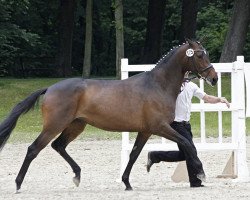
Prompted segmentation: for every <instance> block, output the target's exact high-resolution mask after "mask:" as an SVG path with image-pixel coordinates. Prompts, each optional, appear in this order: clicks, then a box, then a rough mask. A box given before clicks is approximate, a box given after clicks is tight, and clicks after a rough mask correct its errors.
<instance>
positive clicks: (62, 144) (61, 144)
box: [51, 119, 86, 186]
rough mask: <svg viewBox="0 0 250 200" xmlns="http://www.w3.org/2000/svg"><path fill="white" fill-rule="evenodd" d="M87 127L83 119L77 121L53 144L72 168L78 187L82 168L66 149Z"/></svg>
mask: <svg viewBox="0 0 250 200" xmlns="http://www.w3.org/2000/svg"><path fill="white" fill-rule="evenodd" d="M85 126H86V123H85V122H84V121H83V120H81V119H75V120H74V121H73V122H72V123H71V124H70V125H69V126H68V127H67V128H66V129H65V130H64V131H63V132H62V134H61V135H60V136H59V137H58V138H57V139H56V140H55V141H54V142H53V143H52V144H51V146H52V147H53V149H55V150H56V151H57V152H58V153H59V154H60V155H61V156H62V157H63V158H64V159H65V160H66V161H67V162H68V163H69V165H70V166H71V168H72V170H73V172H74V173H75V177H74V178H73V182H74V183H75V185H76V186H79V183H80V179H81V168H80V167H79V166H78V164H77V163H76V162H75V161H74V160H73V159H72V158H71V157H70V156H69V154H68V153H67V152H66V150H65V148H66V147H67V145H68V144H69V143H70V142H71V141H73V140H74V139H75V138H76V137H77V136H78V135H79V134H81V133H82V131H83V130H84V128H85Z"/></svg>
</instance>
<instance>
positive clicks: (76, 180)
mask: <svg viewBox="0 0 250 200" xmlns="http://www.w3.org/2000/svg"><path fill="white" fill-rule="evenodd" d="M73 182H74V184H75V185H76V187H78V186H79V184H80V178H79V177H73Z"/></svg>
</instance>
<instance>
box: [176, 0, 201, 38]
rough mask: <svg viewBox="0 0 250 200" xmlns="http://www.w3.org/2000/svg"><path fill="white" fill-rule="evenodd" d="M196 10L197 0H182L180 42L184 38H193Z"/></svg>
mask: <svg viewBox="0 0 250 200" xmlns="http://www.w3.org/2000/svg"><path fill="white" fill-rule="evenodd" d="M197 12H198V0H183V1H182V14H181V30H180V37H179V40H180V42H185V38H190V39H192V38H193V39H194V38H195V32H196V25H197V22H196V19H197Z"/></svg>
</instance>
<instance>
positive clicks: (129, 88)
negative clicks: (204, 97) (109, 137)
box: [0, 40, 218, 191]
mask: <svg viewBox="0 0 250 200" xmlns="http://www.w3.org/2000/svg"><path fill="white" fill-rule="evenodd" d="M187 71H192V72H194V73H195V74H197V76H199V77H201V78H203V79H205V80H206V81H207V82H208V83H210V84H211V85H215V84H216V82H217V79H218V78H217V73H216V72H215V70H214V68H213V66H212V65H211V63H210V61H209V57H208V54H207V53H206V51H205V49H204V48H203V47H202V45H201V44H200V43H199V42H197V41H191V40H187V42H186V43H184V44H183V45H181V46H179V47H176V48H174V49H173V50H171V51H170V52H169V53H168V54H167V55H166V56H164V57H163V58H162V59H161V60H160V61H159V62H158V63H157V64H156V66H155V68H154V69H153V70H151V71H149V72H144V73H141V74H138V75H136V76H132V77H130V78H128V79H126V80H90V79H82V78H72V79H67V80H64V81H61V82H58V83H56V84H54V85H52V86H50V87H48V88H45V89H41V90H38V91H36V92H34V93H32V94H31V95H30V96H28V97H27V98H26V99H24V100H23V101H22V102H20V103H18V104H17V105H16V106H15V107H14V108H13V110H12V111H11V113H10V114H9V116H8V117H7V118H6V119H5V120H4V121H3V122H2V124H1V125H0V149H2V148H3V146H4V145H5V143H6V142H7V139H8V138H9V136H10V134H11V132H12V130H13V129H14V128H15V125H16V123H17V120H18V118H19V117H20V115H21V114H23V113H26V112H28V111H29V110H30V109H31V108H32V107H33V106H34V104H35V103H36V101H37V100H38V99H39V97H40V95H44V98H43V102H42V116H43V129H42V132H41V133H40V135H39V136H38V138H37V139H36V140H35V141H34V142H33V143H32V144H31V145H30V146H29V147H28V151H27V154H26V157H25V160H24V162H23V164H22V167H21V169H20V171H19V173H18V175H17V178H16V189H17V191H18V190H19V189H20V188H21V184H22V182H23V180H24V177H25V174H26V172H27V170H28V168H29V166H30V164H31V162H32V160H33V159H34V158H35V157H36V156H37V155H38V154H39V152H40V151H41V150H42V149H43V148H44V147H45V146H46V145H47V144H48V143H49V142H50V141H51V140H52V139H54V138H55V137H56V136H58V135H59V134H60V135H59V137H57V138H56V139H55V140H54V141H53V142H52V147H53V148H54V149H55V150H56V151H57V152H58V153H59V154H60V155H61V156H62V157H63V158H64V159H65V160H66V161H67V162H68V163H69V165H70V166H71V168H72V170H73V172H74V173H75V177H74V178H73V181H74V183H75V184H76V185H77V186H78V185H79V183H80V177H81V168H80V167H79V166H78V165H77V163H76V162H75V161H74V160H73V159H72V158H71V157H70V156H69V155H68V153H67V152H66V150H65V149H66V147H67V145H68V144H69V143H70V142H71V141H73V140H74V139H75V138H76V137H77V136H78V135H79V134H81V133H82V132H83V130H84V128H85V126H86V124H90V125H92V126H95V127H98V128H100V129H104V130H108V131H131V132H132V131H133V132H138V135H137V138H136V141H135V144H134V147H133V149H132V151H131V154H130V158H129V162H128V164H127V167H126V169H125V171H124V173H123V176H122V181H123V182H124V184H125V186H126V190H132V187H131V185H130V182H129V175H130V172H131V169H132V166H133V164H134V163H135V161H136V159H137V158H138V156H139V154H140V152H141V150H142V148H143V146H144V145H145V143H146V142H147V140H148V139H149V137H150V136H151V135H152V134H154V135H158V136H161V137H165V138H166V139H169V140H172V141H174V142H176V143H178V144H180V145H181V146H183V149H185V155H186V162H189V164H190V165H191V166H192V167H193V168H194V169H195V171H196V176H197V177H198V178H200V179H203V178H205V173H204V171H203V167H202V163H201V161H200V160H199V158H198V157H197V154H196V152H195V149H194V147H193V146H192V144H190V143H189V141H188V140H187V139H185V138H184V137H183V136H181V135H180V134H179V133H178V132H176V131H174V130H173V129H172V128H171V127H170V123H171V122H172V121H173V120H174V115H175V113H174V111H175V101H176V98H177V95H178V93H179V90H180V87H181V84H182V81H183V78H184V74H185V72H187Z"/></svg>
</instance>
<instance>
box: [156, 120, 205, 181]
mask: <svg viewBox="0 0 250 200" xmlns="http://www.w3.org/2000/svg"><path fill="white" fill-rule="evenodd" d="M160 127H161V128H160V129H159V130H157V131H156V133H157V135H159V136H161V137H164V138H166V139H169V140H171V141H174V142H176V143H178V144H179V145H180V146H182V149H183V150H184V153H185V159H186V163H187V166H191V167H192V168H193V169H194V172H195V174H192V176H193V177H195V178H198V179H200V180H201V181H205V179H206V176H205V173H204V170H203V166H202V163H201V161H200V159H199V158H198V156H197V151H196V149H195V146H194V144H193V143H191V142H189V141H188V139H186V138H185V137H183V136H182V135H181V134H179V133H178V132H177V131H175V130H174V129H172V127H171V126H170V125H169V124H165V123H164V124H163V125H162V126H160Z"/></svg>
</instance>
